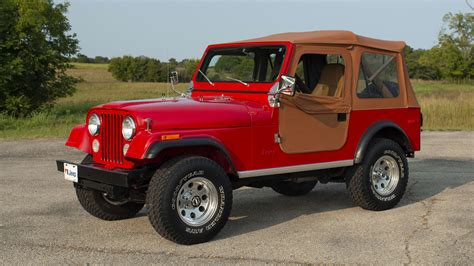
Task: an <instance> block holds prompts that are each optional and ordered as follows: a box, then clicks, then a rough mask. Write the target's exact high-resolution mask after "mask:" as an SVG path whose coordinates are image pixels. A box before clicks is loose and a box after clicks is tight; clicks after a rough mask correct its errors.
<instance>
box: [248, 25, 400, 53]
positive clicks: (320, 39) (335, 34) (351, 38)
mask: <svg viewBox="0 0 474 266" xmlns="http://www.w3.org/2000/svg"><path fill="white" fill-rule="evenodd" d="M240 42H291V43H295V44H348V45H351V44H352V45H360V46H366V47H372V48H376V49H382V50H389V51H395V52H400V51H401V50H402V49H403V48H404V47H405V42H403V41H385V40H379V39H373V38H368V37H364V36H360V35H357V34H354V33H353V32H352V31H346V30H321V31H306V32H287V33H279V34H272V35H268V36H265V37H259V38H255V39H249V40H243V41H240Z"/></svg>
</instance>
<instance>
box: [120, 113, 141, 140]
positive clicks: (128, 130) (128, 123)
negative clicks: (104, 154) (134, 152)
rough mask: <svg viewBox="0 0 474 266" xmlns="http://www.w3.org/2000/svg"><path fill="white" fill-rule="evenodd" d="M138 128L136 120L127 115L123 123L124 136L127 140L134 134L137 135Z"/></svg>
mask: <svg viewBox="0 0 474 266" xmlns="http://www.w3.org/2000/svg"><path fill="white" fill-rule="evenodd" d="M136 129H137V127H136V125H135V121H133V118H132V117H130V116H127V117H125V119H124V120H123V123H122V136H123V138H124V139H126V140H130V139H132V137H133V135H135V130H136Z"/></svg>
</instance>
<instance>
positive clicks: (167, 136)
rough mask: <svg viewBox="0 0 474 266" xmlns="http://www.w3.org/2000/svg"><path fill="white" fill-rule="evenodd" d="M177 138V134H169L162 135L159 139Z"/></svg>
mask: <svg viewBox="0 0 474 266" xmlns="http://www.w3.org/2000/svg"><path fill="white" fill-rule="evenodd" d="M173 139H179V134H171V135H162V136H161V140H173Z"/></svg>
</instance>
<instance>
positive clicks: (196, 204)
mask: <svg viewBox="0 0 474 266" xmlns="http://www.w3.org/2000/svg"><path fill="white" fill-rule="evenodd" d="M146 201H147V209H148V218H149V220H150V222H151V224H152V225H153V227H154V229H155V230H156V231H157V232H158V233H159V234H160V235H161V236H163V237H164V238H166V239H168V240H171V241H173V242H176V243H178V244H186V245H191V244H197V243H203V242H206V241H209V240H210V239H211V238H213V237H214V236H215V235H217V233H219V231H220V230H221V229H222V228H223V227H224V225H225V223H226V222H227V219H228V217H229V215H230V211H231V208H232V186H231V183H230V180H229V178H228V176H227V174H226V173H225V171H224V170H223V169H222V168H221V167H220V166H219V165H218V164H217V163H216V162H214V161H212V160H210V159H207V158H204V157H199V156H190V157H179V158H175V159H172V160H170V161H168V162H166V163H164V164H163V165H162V166H161V167H160V169H158V170H157V171H156V172H155V174H154V175H153V177H152V179H151V182H150V184H149V186H148V192H147V199H146Z"/></svg>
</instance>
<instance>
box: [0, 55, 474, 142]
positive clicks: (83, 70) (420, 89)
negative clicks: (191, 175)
mask: <svg viewBox="0 0 474 266" xmlns="http://www.w3.org/2000/svg"><path fill="white" fill-rule="evenodd" d="M69 74H71V75H72V76H75V77H80V78H82V80H83V82H81V83H79V84H77V92H76V93H75V94H74V95H73V96H70V97H66V98H62V99H59V100H58V101H57V102H56V103H55V105H54V106H53V107H52V108H51V109H50V110H47V111H42V112H37V113H35V114H33V115H32V116H31V117H29V118H22V119H15V118H11V117H7V116H4V115H3V116H2V115H0V139H34V138H51V137H53V138H65V137H67V136H68V134H69V132H70V130H71V128H72V127H73V126H74V125H76V124H80V123H84V122H85V120H84V119H85V113H86V112H87V110H88V109H89V108H91V107H93V106H95V105H98V104H101V103H105V102H110V101H117V100H129V99H146V98H157V97H161V96H163V95H166V91H167V88H168V86H169V85H167V84H165V83H145V82H143V83H142V82H134V83H128V82H120V81H116V80H115V79H114V78H113V77H112V75H111V74H110V73H109V72H108V71H107V65H106V64H74V68H72V69H70V70H69ZM412 84H413V87H414V88H415V92H416V95H417V98H418V101H419V103H420V104H421V106H422V111H423V116H424V129H425V130H468V131H473V130H474V118H473V117H474V84H452V83H445V82H432V81H418V80H414V81H412ZM186 87H187V85H186V84H180V85H179V87H178V89H179V90H180V91H185V90H186ZM168 91H169V92H170V95H173V94H171V90H168Z"/></svg>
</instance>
